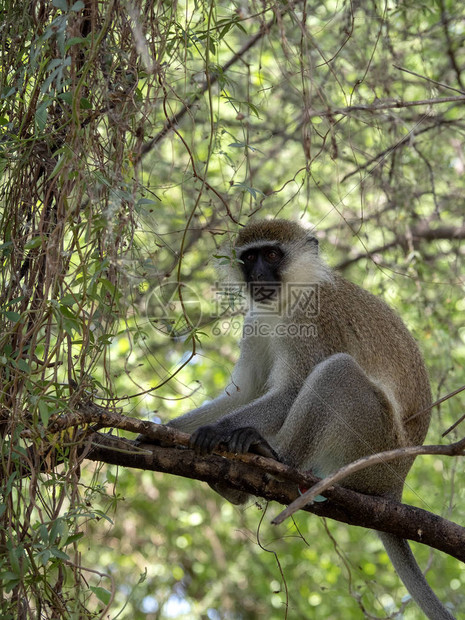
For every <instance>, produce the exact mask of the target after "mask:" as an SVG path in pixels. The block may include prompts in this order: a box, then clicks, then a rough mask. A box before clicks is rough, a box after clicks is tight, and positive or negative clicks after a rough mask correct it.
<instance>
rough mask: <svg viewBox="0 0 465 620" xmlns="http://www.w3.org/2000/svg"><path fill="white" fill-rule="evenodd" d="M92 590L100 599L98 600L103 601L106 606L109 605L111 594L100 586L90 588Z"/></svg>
mask: <svg viewBox="0 0 465 620" xmlns="http://www.w3.org/2000/svg"><path fill="white" fill-rule="evenodd" d="M90 589H91V590H92V592H93V593H94V594H95V596H96V597H97V598H98V600H99V601H102V603H103V604H104V605H108V603H109V602H110V601H111V592H109V591H108V590H106V589H105V588H101V587H100V586H90Z"/></svg>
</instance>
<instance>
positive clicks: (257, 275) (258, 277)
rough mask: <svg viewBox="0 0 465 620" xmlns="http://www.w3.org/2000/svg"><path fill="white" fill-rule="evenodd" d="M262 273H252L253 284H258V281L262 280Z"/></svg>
mask: <svg viewBox="0 0 465 620" xmlns="http://www.w3.org/2000/svg"><path fill="white" fill-rule="evenodd" d="M263 277H264V276H263V273H262V272H261V271H259V272H258V273H253V274H252V280H253V282H259V281H260V280H263Z"/></svg>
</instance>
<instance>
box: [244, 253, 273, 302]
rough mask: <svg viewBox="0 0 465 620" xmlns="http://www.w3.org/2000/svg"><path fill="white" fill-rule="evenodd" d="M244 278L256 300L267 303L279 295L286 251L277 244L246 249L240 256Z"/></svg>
mask: <svg viewBox="0 0 465 620" xmlns="http://www.w3.org/2000/svg"><path fill="white" fill-rule="evenodd" d="M239 258H240V259H241V261H242V263H241V269H242V273H243V274H244V279H245V281H246V284H247V288H248V289H249V292H250V295H251V296H252V298H253V299H254V300H255V301H258V302H261V303H267V301H268V302H271V301H274V300H275V299H276V297H277V294H278V290H279V286H280V284H281V270H282V267H283V263H284V253H283V251H282V250H281V248H280V247H279V246H277V245H273V244H270V245H263V246H260V247H257V248H250V249H248V250H244V252H242V253H241V255H240V256H239Z"/></svg>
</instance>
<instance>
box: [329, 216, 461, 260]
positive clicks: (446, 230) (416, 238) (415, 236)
mask: <svg viewBox="0 0 465 620" xmlns="http://www.w3.org/2000/svg"><path fill="white" fill-rule="evenodd" d="M438 239H448V240H450V241H454V240H459V239H465V226H439V227H437V228H431V227H430V225H429V224H428V223H427V222H424V223H422V224H419V225H417V226H415V227H414V228H412V229H410V230H409V231H408V232H407V233H404V234H398V235H397V236H396V237H395V238H394V239H393V240H392V241H389V242H387V243H384V244H383V245H379V246H378V247H376V248H373V249H372V250H368V251H367V252H362V253H360V254H357V255H356V256H353V257H351V258H347V259H346V260H344V261H341V262H340V263H339V264H338V265H337V267H336V269H346V268H347V267H349V266H350V265H352V264H353V263H356V262H357V261H359V260H362V259H364V258H371V259H372V258H373V255H375V254H380V253H382V252H385V251H386V250H389V249H390V248H392V247H395V246H400V247H404V248H408V247H409V243H410V242H411V243H412V244H413V245H414V246H415V245H417V244H418V242H420V241H436V240H438Z"/></svg>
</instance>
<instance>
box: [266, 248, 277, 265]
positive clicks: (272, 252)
mask: <svg viewBox="0 0 465 620" xmlns="http://www.w3.org/2000/svg"><path fill="white" fill-rule="evenodd" d="M279 258H280V255H279V253H278V252H277V251H276V250H269V251H268V252H267V253H266V259H267V260H268V261H270V263H274V262H275V261H277V260H278V259H279Z"/></svg>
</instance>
